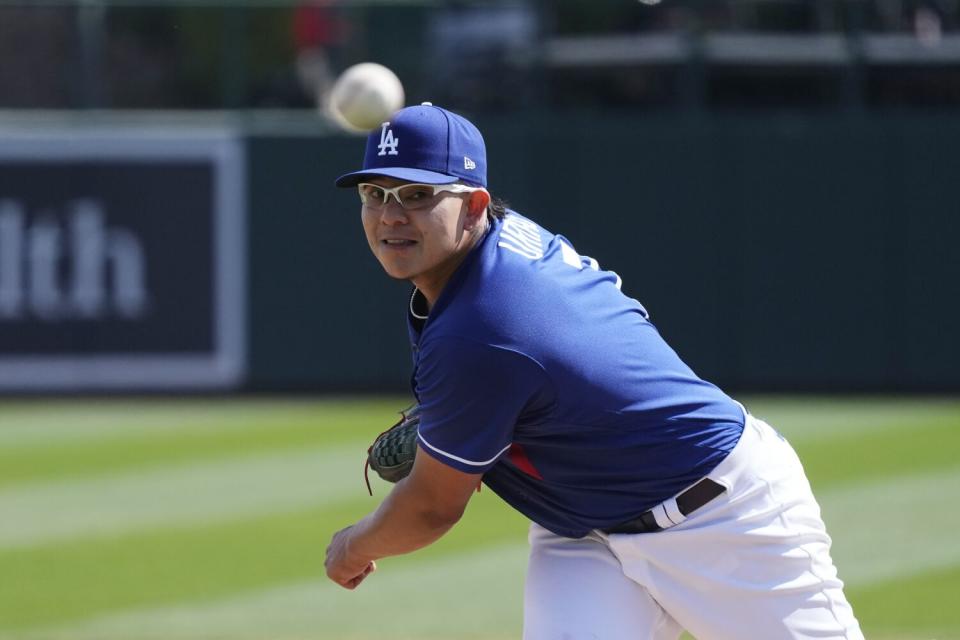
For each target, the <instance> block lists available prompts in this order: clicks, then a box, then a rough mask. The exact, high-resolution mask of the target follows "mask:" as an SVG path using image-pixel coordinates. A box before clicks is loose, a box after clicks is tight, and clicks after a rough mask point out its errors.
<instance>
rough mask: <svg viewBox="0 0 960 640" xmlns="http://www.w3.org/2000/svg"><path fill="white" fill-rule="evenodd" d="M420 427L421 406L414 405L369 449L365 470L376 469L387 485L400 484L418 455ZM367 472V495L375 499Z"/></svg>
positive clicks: (402, 412)
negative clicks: (389, 483)
mask: <svg viewBox="0 0 960 640" xmlns="http://www.w3.org/2000/svg"><path fill="white" fill-rule="evenodd" d="M419 427H420V406H419V405H416V404H415V405H413V406H412V407H409V408H408V409H405V410H404V411H401V412H400V420H399V421H398V422H397V424H395V425H393V426H392V427H390V428H389V429H387V430H386V431H384V432H383V433H381V434H380V435H379V436H377V439H376V440H374V441H373V444H372V445H370V448H369V449H367V464H366V467H367V468H369V469H373V470H374V471H376V472H377V475H378V476H380V477H381V478H383V479H384V480H386V481H387V482H399V481H400V480H402V479H403V478H406V477H407V475H408V474H409V473H410V469H412V468H413V460H414V458H415V457H416V455H417V430H418V428H419ZM367 468H365V469H364V473H363V476H364V479H365V480H366V481H367V491H369V492H370V495H373V490H372V489H371V488H370V479H369V478H368V477H367Z"/></svg>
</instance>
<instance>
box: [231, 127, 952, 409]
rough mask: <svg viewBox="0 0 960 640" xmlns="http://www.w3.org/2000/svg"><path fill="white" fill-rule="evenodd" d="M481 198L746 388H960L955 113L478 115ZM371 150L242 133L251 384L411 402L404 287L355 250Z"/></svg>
mask: <svg viewBox="0 0 960 640" xmlns="http://www.w3.org/2000/svg"><path fill="white" fill-rule="evenodd" d="M476 121H477V123H478V124H479V125H480V127H481V129H482V130H483V131H484V133H485V136H486V139H487V147H488V154H489V160H490V164H491V170H490V184H491V190H492V191H493V192H494V193H496V194H498V195H501V196H502V197H506V198H507V199H508V200H509V201H510V202H511V203H512V204H513V205H514V208H516V209H517V210H519V211H521V212H522V213H524V214H526V215H528V216H530V217H533V218H534V219H536V220H537V221H539V222H540V223H541V224H543V225H544V226H546V227H548V228H550V229H551V230H555V231H557V232H559V233H563V234H564V235H566V236H567V237H568V238H570V239H571V240H572V242H573V244H574V246H575V247H576V248H577V250H578V251H579V252H580V253H581V254H585V255H590V256H593V257H595V258H596V259H597V260H599V262H600V265H601V266H602V267H604V268H607V269H612V270H614V271H617V272H618V273H619V274H620V275H621V276H622V278H623V281H624V286H623V289H624V291H625V292H627V293H628V294H630V295H632V296H634V297H636V298H638V299H639V300H640V301H641V302H643V303H644V305H645V306H646V307H647V308H648V309H649V310H650V311H651V313H652V316H653V319H654V321H655V323H656V324H657V326H658V327H659V328H660V331H661V332H662V333H663V334H664V336H665V337H666V338H667V339H668V341H669V342H670V343H671V344H673V346H674V347H675V348H676V349H677V350H678V351H679V352H680V354H681V356H683V357H684V359H685V360H686V361H687V362H688V363H689V364H691V366H693V368H694V369H695V370H696V371H697V372H698V373H700V374H701V375H703V376H704V377H707V378H708V379H711V380H713V381H716V382H718V383H719V384H721V385H722V386H725V387H727V388H730V389H739V390H761V389H784V390H790V389H802V390H891V389H896V390H945V389H947V390H960V366H958V365H957V364H956V363H957V361H958V359H960V331H958V327H960V321H958V317H960V284H958V283H960V257H958V254H960V251H958V249H957V242H958V238H960V201H958V195H957V187H958V180H957V177H956V175H957V173H958V168H960V162H958V161H957V157H958V150H960V115H956V116H952V115H927V116H913V115H911V116H907V115H889V116H881V115H871V116H863V115H860V116H853V115H851V116H845V115H821V116H811V115H789V116H786V115H769V114H762V115H736V116H722V115H712V116H703V117H696V118H694V117H690V118H688V117H684V116H677V117H649V116H637V115H628V114H622V115H616V114H614V115H611V114H609V113H603V114H589V113H583V114H566V115H562V116H561V115H549V114H542V113H537V114H530V115H528V116H523V117H513V118H510V119H506V118H503V119H498V118H490V117H485V118H476ZM362 146H363V144H362V140H361V139H359V138H348V137H324V136H320V135H309V134H303V135H293V134H286V135H282V136H265V135H258V136H254V137H252V138H251V139H250V146H249V150H250V155H249V158H250V160H249V162H250V175H249V177H250V201H249V205H250V243H251V244H250V252H251V253H250V257H251V272H250V273H251V296H250V303H251V323H250V331H251V336H250V340H251V344H250V379H249V382H250V387H252V388H254V389H287V388H296V389H318V390H339V389H360V388H371V389H403V388H404V387H403V385H404V384H405V381H406V378H407V375H408V369H407V366H408V363H409V355H408V352H407V345H406V332H405V328H404V324H403V318H404V316H403V313H404V303H405V300H406V296H407V293H408V288H407V286H406V285H405V284H402V283H394V282H391V281H388V280H387V279H386V277H385V276H383V274H382V273H381V272H380V270H379V266H378V265H377V264H376V263H375V262H374V260H373V258H372V257H371V256H370V255H369V252H368V249H367V248H366V245H365V241H364V238H363V235H362V231H361V228H360V223H359V208H358V205H357V202H356V196H355V195H354V194H353V193H352V192H342V191H339V190H336V189H334V188H332V186H331V183H332V180H333V179H334V178H335V177H336V176H337V175H338V174H339V173H340V172H342V171H343V170H349V169H352V168H354V167H355V166H359V163H360V161H361V158H362V153H363V149H362Z"/></svg>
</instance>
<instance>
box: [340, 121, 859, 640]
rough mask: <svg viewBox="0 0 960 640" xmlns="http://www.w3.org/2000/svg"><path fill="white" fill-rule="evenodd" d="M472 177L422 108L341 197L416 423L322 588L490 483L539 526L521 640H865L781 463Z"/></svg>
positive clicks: (575, 260)
mask: <svg viewBox="0 0 960 640" xmlns="http://www.w3.org/2000/svg"><path fill="white" fill-rule="evenodd" d="M486 169H487V161H486V151H485V146H484V142H483V138H482V137H481V134H480V132H479V131H478V130H477V128H476V127H475V126H474V125H473V124H471V123H470V122H469V121H467V120H466V119H464V118H463V117H461V116H458V115H456V114H454V113H451V112H450V111H447V110H445V109H441V108H439V107H436V106H433V105H431V104H429V103H424V104H422V105H419V106H414V107H408V108H406V109H403V110H401V111H400V112H398V113H397V114H395V116H394V117H393V118H392V119H391V120H390V122H385V123H383V125H382V127H381V128H380V129H379V130H377V131H374V132H373V133H372V134H371V135H370V136H369V138H368V140H367V146H366V155H365V157H364V163H363V168H362V169H361V170H360V171H355V172H353V173H348V174H346V175H343V176H341V177H340V178H339V179H338V180H337V186H340V187H352V188H355V189H358V190H359V194H360V200H361V203H362V208H361V216H362V220H363V227H364V230H365V232H366V236H367V240H368V242H369V244H370V249H371V251H373V254H374V256H376V258H377V259H378V260H379V261H380V263H381V265H382V266H383V268H384V270H385V271H386V272H387V274H388V275H389V276H391V277H393V278H398V279H404V280H408V281H410V282H411V283H412V284H413V285H414V288H413V292H412V295H411V297H410V301H409V308H408V309H407V320H408V325H409V334H410V342H411V345H412V351H413V376H412V384H413V391H414V394H415V396H416V398H417V401H418V403H419V406H420V412H421V413H420V420H421V422H420V426H419V434H418V436H417V437H418V440H417V445H418V448H417V450H416V457H415V461H414V463H413V467H412V470H411V471H410V474H409V475H408V476H407V477H406V478H404V479H403V480H401V481H400V482H398V483H397V484H396V485H395V486H394V487H393V489H392V491H391V492H390V493H389V495H388V496H387V497H386V498H385V499H384V501H383V502H382V503H381V504H380V506H379V507H378V508H377V509H376V510H375V511H374V512H373V513H371V514H369V515H368V516H366V517H365V518H363V519H362V520H360V521H359V522H357V523H356V524H354V525H352V526H350V527H347V528H345V529H343V530H341V531H339V532H337V533H336V534H334V536H333V539H332V540H331V542H330V545H329V547H328V548H327V557H326V569H327V575H328V576H329V577H330V578H331V579H332V580H333V581H334V582H336V583H338V584H340V585H342V586H344V587H346V588H348V589H353V588H355V587H356V586H357V585H358V584H360V583H361V582H362V581H363V580H364V579H365V578H366V577H367V576H369V575H370V573H371V572H372V571H373V570H374V569H375V568H376V564H375V563H376V561H377V560H378V559H379V558H383V557H386V556H392V555H397V554H403V553H408V552H410V551H413V550H415V549H419V548H421V547H424V546H426V545H429V544H431V543H432V542H434V541H435V540H437V539H438V538H440V537H441V536H442V535H444V533H446V532H447V531H448V530H449V529H450V528H451V527H453V526H454V524H456V522H457V521H458V519H459V518H460V516H461V514H462V513H463V512H464V509H465V508H466V506H467V502H468V501H469V499H470V496H471V495H472V494H473V493H474V490H475V489H476V488H477V487H478V485H479V484H480V483H481V482H482V483H484V484H486V485H487V486H488V487H489V488H490V489H491V490H493V491H494V492H496V493H497V494H498V495H499V496H501V497H502V498H503V499H504V500H505V501H506V502H507V503H509V504H510V505H511V506H513V507H514V508H516V509H517V510H518V511H520V512H522V513H523V514H525V515H526V516H527V517H528V518H529V519H530V520H531V521H532V524H531V526H530V534H529V541H530V561H529V568H528V573H527V581H526V587H525V602H524V631H523V637H524V638H526V639H527V640H558V639H560V638H565V639H569V640H579V639H586V638H599V639H602V640H627V639H629V640H637V639H639V638H644V639H657V640H659V639H666V638H671V639H676V638H677V637H678V636H679V635H680V634H681V633H682V631H683V629H686V630H688V631H689V632H690V633H691V634H692V635H694V636H695V637H697V638H699V639H701V640H747V639H751V640H752V639H757V640H778V639H781V638H784V639H785V638H846V639H848V640H849V639H858V638H863V635H862V633H861V631H860V628H859V625H858V623H857V620H856V618H855V617H854V614H853V611H852V609H851V607H850V605H849V604H848V602H847V600H846V598H845V596H844V593H843V583H842V582H841V581H840V580H839V579H838V577H837V571H836V569H835V568H834V564H833V561H832V560H831V557H830V538H829V536H828V535H827V533H826V530H825V528H824V524H823V522H822V520H821V517H820V510H819V507H818V505H817V503H816V501H815V499H814V497H813V495H812V493H811V490H810V485H809V483H808V482H807V479H806V477H805V475H804V471H803V468H802V467H801V465H800V462H799V460H798V459H797V456H796V454H795V453H794V451H793V449H792V448H791V447H790V445H789V444H788V443H787V442H786V441H785V440H784V439H783V438H782V437H781V436H780V435H779V434H778V433H777V432H776V431H775V430H774V429H772V428H771V427H770V426H768V425H767V424H765V423H764V422H763V421H761V420H760V419H758V418H756V417H754V416H752V415H750V414H749V413H748V412H747V411H746V409H745V408H744V407H743V406H742V405H741V404H739V403H738V402H736V401H734V400H733V399H731V398H730V397H729V396H727V395H726V394H724V393H723V392H722V391H721V390H720V389H718V388H717V387H716V386H714V385H712V384H710V383H709V382H706V381H704V380H702V379H700V378H698V377H697V376H696V375H695V374H694V373H693V371H691V370H690V368H689V367H687V366H686V365H685V364H684V363H683V362H682V361H681V360H680V358H679V357H678V356H677V354H676V353H675V352H674V351H673V350H672V349H671V348H670V347H669V346H668V345H667V344H666V343H665V342H664V340H663V339H662V338H661V337H660V335H659V334H658V333H657V330H656V328H655V327H654V325H653V324H651V322H650V318H649V315H648V314H647V311H646V310H645V309H644V307H643V306H642V305H641V304H640V303H639V302H637V301H636V300H634V299H632V298H630V297H629V296H627V295H625V294H624V293H623V292H622V291H621V288H620V287H621V282H620V278H619V277H618V276H617V275H616V274H615V273H613V272H611V271H604V270H603V269H601V268H600V267H599V265H598V263H597V261H596V260H594V259H593V258H590V257H587V256H584V255H580V254H579V253H577V251H576V249H575V248H574V246H573V244H572V243H571V242H570V241H569V240H567V239H566V238H564V237H563V236H560V235H555V234H553V233H551V232H550V231H548V230H546V229H544V228H543V227H541V226H540V225H538V224H537V223H535V222H533V221H532V220H529V219H528V218H525V217H523V216H522V215H520V214H519V213H516V212H514V211H512V210H509V209H506V208H505V207H504V205H503V204H502V203H501V202H500V201H498V200H496V199H492V198H491V195H490V193H489V192H488V191H487V190H486V186H487V177H486V174H487V171H486ZM592 188H596V189H610V188H617V189H619V188H625V189H626V193H627V194H629V191H630V188H631V187H627V185H619V186H618V185H616V184H612V185H594V186H593V187H592ZM626 201H629V196H627V199H626ZM454 635H455V634H454Z"/></svg>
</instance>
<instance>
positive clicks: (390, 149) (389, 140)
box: [377, 122, 400, 156]
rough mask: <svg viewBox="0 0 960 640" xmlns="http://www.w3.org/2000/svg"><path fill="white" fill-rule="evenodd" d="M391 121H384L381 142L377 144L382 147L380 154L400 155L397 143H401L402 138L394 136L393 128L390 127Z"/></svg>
mask: <svg viewBox="0 0 960 640" xmlns="http://www.w3.org/2000/svg"><path fill="white" fill-rule="evenodd" d="M389 127H390V123H389V122H384V123H383V128H382V129H380V144H378V145H377V148H378V149H380V153H378V154H377V155H378V156H396V155H399V153H398V152H397V145H398V144H400V138H395V137H394V136H393V129H390V128H389Z"/></svg>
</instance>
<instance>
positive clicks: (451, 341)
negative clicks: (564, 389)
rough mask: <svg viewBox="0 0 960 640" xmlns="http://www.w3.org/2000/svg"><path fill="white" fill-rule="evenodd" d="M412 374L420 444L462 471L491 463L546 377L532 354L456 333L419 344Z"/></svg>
mask: <svg viewBox="0 0 960 640" xmlns="http://www.w3.org/2000/svg"><path fill="white" fill-rule="evenodd" d="M415 375H416V390H417V398H418V400H419V402H420V410H421V421H420V444H421V446H422V448H423V449H424V450H425V451H427V452H428V453H429V454H430V455H432V456H433V457H434V458H436V459H438V460H439V461H440V462H443V463H444V464H447V465H449V466H451V467H453V468H455V469H458V470H460V471H463V472H465V473H483V472H484V471H486V470H487V469H489V468H490V467H492V466H493V465H494V464H496V462H497V460H498V459H499V458H500V456H501V455H503V454H504V453H505V452H506V451H507V450H508V449H509V448H510V444H511V443H512V440H513V431H514V428H515V426H516V424H517V419H518V417H519V416H520V414H521V412H522V411H523V410H524V409H525V408H526V407H528V406H531V405H535V404H538V403H541V402H542V401H543V399H544V397H545V395H546V393H545V388H544V387H545V385H546V376H545V374H544V372H543V369H542V367H540V365H539V364H538V363H536V362H535V361H534V360H533V359H532V358H530V357H528V356H526V355H524V354H521V353H517V352H516V351H511V350H509V349H504V348H500V347H493V346H489V345H485V344H479V343H475V342H472V341H469V340H465V339H460V338H441V339H437V340H435V341H432V342H431V344H430V345H429V346H425V347H424V350H423V352H422V353H421V355H420V359H419V364H418V365H417V371H416V374H415Z"/></svg>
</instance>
